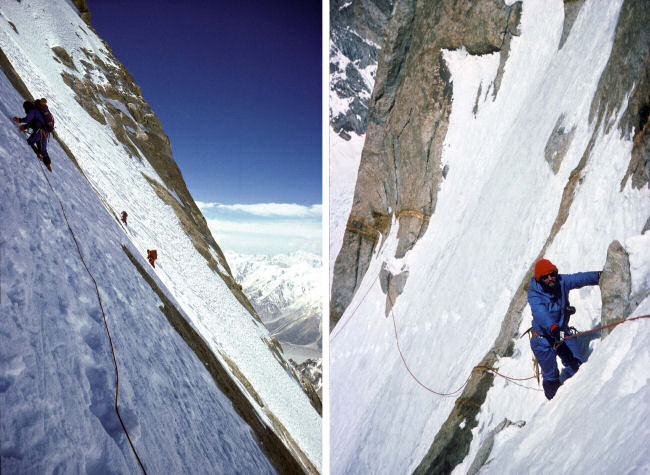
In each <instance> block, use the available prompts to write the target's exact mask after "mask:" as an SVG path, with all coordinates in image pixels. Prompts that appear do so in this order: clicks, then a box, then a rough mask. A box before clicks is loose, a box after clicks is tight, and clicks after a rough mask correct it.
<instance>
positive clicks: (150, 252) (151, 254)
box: [147, 249, 158, 267]
mask: <svg viewBox="0 0 650 475" xmlns="http://www.w3.org/2000/svg"><path fill="white" fill-rule="evenodd" d="M147 259H149V264H151V267H156V264H155V262H156V259H158V252H156V250H155V249H147Z"/></svg>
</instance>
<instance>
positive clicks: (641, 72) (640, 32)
mask: <svg viewBox="0 0 650 475" xmlns="http://www.w3.org/2000/svg"><path fill="white" fill-rule="evenodd" d="M649 24H650V8H648V5H647V3H645V4H644V2H639V1H636V0H626V1H625V2H624V3H623V6H622V7H621V12H620V14H619V20H618V25H617V27H616V36H615V38H614V45H613V47H612V53H611V55H610V59H609V62H608V63H607V66H606V68H605V71H603V74H602V76H601V78H600V82H599V84H598V92H597V93H596V96H595V97H594V100H593V102H592V105H591V113H590V120H597V121H598V123H599V124H600V123H601V122H602V123H604V124H605V125H606V126H607V127H610V126H612V125H613V123H612V121H613V120H614V118H615V117H616V115H617V114H618V113H619V112H620V108H621V107H622V105H623V104H624V101H625V99H626V95H627V94H628V93H630V95H629V97H628V98H627V106H626V108H625V110H624V112H623V117H622V119H621V121H620V130H621V134H622V135H624V136H627V137H630V138H633V139H634V145H633V148H632V159H631V160H630V165H629V167H628V169H627V173H626V174H625V176H624V178H623V180H622V181H621V190H622V189H623V188H624V187H625V185H626V184H627V182H628V180H630V179H631V182H632V187H633V188H636V189H640V188H643V187H644V186H648V183H649V182H650V128H649V127H648V115H649V113H650V28H648V25H649Z"/></svg>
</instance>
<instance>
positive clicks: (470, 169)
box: [330, 0, 650, 473]
mask: <svg viewBox="0 0 650 475" xmlns="http://www.w3.org/2000/svg"><path fill="white" fill-rule="evenodd" d="M621 4H622V2H621V1H586V2H585V3H584V5H583V6H582V9H581V10H580V14H579V16H578V18H577V19H576V21H575V23H574V25H573V28H572V30H571V33H570V35H569V36H568V38H567V40H566V43H565V44H564V45H563V47H562V49H559V50H558V44H559V42H560V37H561V34H562V27H563V2H561V1H552V2H549V1H541V0H525V1H524V2H523V12H522V19H521V25H520V29H521V35H520V36H518V37H515V38H513V40H512V43H511V53H510V57H509V59H508V62H507V63H506V65H505V72H504V76H503V81H502V83H501V88H500V90H499V93H498V95H497V97H496V99H494V98H493V96H492V94H490V93H485V91H488V92H489V86H490V84H491V83H492V81H493V80H494V78H495V75H496V72H497V68H498V66H499V57H498V54H494V55H486V56H470V55H468V54H467V53H466V52H464V51H453V52H452V51H449V52H447V53H446V54H445V60H446V62H447V65H448V67H449V69H450V71H451V74H452V80H453V108H452V114H451V118H450V124H449V130H448V133H447V136H446V138H445V146H444V147H445V151H444V153H443V157H442V159H443V165H448V167H449V173H448V175H447V177H446V179H445V181H444V182H443V184H442V187H441V190H440V192H439V194H438V202H437V204H436V211H435V213H434V214H433V216H432V217H431V221H430V225H429V228H428V231H427V232H426V234H425V235H424V236H423V237H422V238H421V239H420V240H419V241H418V243H417V244H416V245H415V247H414V248H413V249H412V250H411V251H410V252H409V253H407V254H406V256H405V257H404V258H402V259H396V258H395V257H394V256H395V249H396V245H397V238H396V235H395V228H396V227H397V226H396V225H393V227H392V229H393V232H392V234H391V235H390V236H388V237H387V239H386V241H385V242H384V244H383V245H382V247H381V248H380V249H379V250H378V251H377V252H376V255H375V256H374V258H373V260H372V262H371V264H370V267H369V269H368V271H367V273H366V275H365V278H364V281H363V282H362V283H361V285H360V287H359V290H358V291H357V292H356V295H355V297H354V299H353V300H352V302H351V303H350V305H349V306H348V308H347V310H346V312H345V314H344V315H343V317H342V319H341V320H340V322H339V324H338V325H337V327H336V328H335V329H334V330H333V332H332V335H331V353H330V354H331V385H332V388H331V395H332V399H331V406H332V422H331V441H332V442H331V444H332V454H333V456H332V462H331V463H332V473H405V472H412V471H413V470H414V469H415V468H416V467H417V466H418V464H419V463H420V461H421V460H422V459H423V457H424V456H425V454H426V453H427V450H428V448H429V447H430V446H431V444H432V442H433V440H434V437H435V436H436V433H437V432H438V430H439V429H440V427H441V425H442V423H443V422H444V421H445V420H446V418H447V416H448V415H449V413H450V411H451V409H452V408H453V406H454V403H455V400H454V398H444V397H439V396H436V395H434V394H432V393H431V392H429V391H427V390H425V389H424V388H422V387H421V386H420V385H418V383H417V382H416V381H415V380H414V378H413V377H412V376H411V375H410V374H409V373H408V372H407V370H406V368H405V366H404V364H403V362H402V360H401V358H400V354H399V352H398V349H397V341H396V333H397V336H398V338H399V345H400V348H401V351H402V353H403V354H404V358H405V360H406V361H407V362H408V365H409V369H410V370H411V371H412V372H413V374H414V375H415V376H416V377H417V378H418V379H419V380H420V382H422V383H423V384H424V385H426V386H428V387H429V388H432V389H433V390H435V391H438V392H451V391H453V390H455V389H456V388H458V387H460V386H461V385H462V384H463V382H464V381H465V380H466V379H467V377H468V376H469V375H470V374H471V372H472V368H473V367H474V366H475V365H477V364H478V363H479V362H480V360H481V359H482V358H483V356H484V355H485V354H486V352H487V351H488V350H489V349H490V348H491V346H492V345H493V343H494V341H495V338H496V336H497V335H498V333H499V330H500V328H501V321H502V319H503V315H505V314H506V312H507V309H508V306H509V303H510V301H511V299H512V298H513V295H514V293H515V291H516V290H517V288H518V286H519V284H520V283H521V281H522V279H523V277H524V275H525V273H526V272H527V270H528V268H529V266H530V265H531V263H532V262H533V261H534V259H535V258H536V256H537V253H538V252H539V250H540V249H541V248H542V246H543V245H544V243H545V241H546V239H547V237H548V234H549V230H550V229H551V226H552V224H553V222H554V220H555V218H556V215H557V212H558V211H557V210H558V208H559V205H560V200H561V198H562V192H563V189H564V186H565V185H566V183H567V180H568V178H569V174H570V173H571V171H572V170H574V169H575V168H576V166H577V164H578V163H579V161H580V159H581V157H582V156H583V153H584V152H585V150H586V148H587V145H588V144H589V143H590V141H591V140H592V139H593V145H592V148H591V150H590V151H591V159H590V160H589V162H588V163H587V165H586V167H585V169H584V170H583V172H582V174H581V176H580V181H579V186H577V188H576V191H575V195H574V201H573V204H572V206H571V209H570V214H569V217H568V219H567V221H566V222H565V224H564V225H563V226H562V228H561V229H560V231H559V233H558V234H557V235H556V237H555V239H554V240H553V241H552V243H551V245H550V246H549V247H548V249H547V250H546V253H545V255H546V257H548V258H550V259H551V260H552V261H553V262H554V263H555V264H556V265H557V266H558V267H559V268H560V271H561V272H565V273H569V272H577V271H582V270H599V269H601V268H602V267H603V265H604V262H605V254H606V250H607V247H608V245H609V243H610V242H611V241H613V240H614V239H618V240H619V241H621V242H626V243H629V242H633V241H634V240H635V239H640V238H639V236H638V235H639V233H640V232H641V230H642V229H643V227H644V224H645V223H646V220H647V218H648V215H649V214H650V192H649V190H648V187H647V186H646V187H645V188H642V189H641V190H638V189H632V187H631V186H630V184H629V183H628V184H627V186H626V187H625V188H624V189H623V190H622V191H621V190H619V187H620V183H621V179H622V177H623V176H624V174H625V172H626V170H627V166H628V163H629V156H630V151H631V149H632V138H631V137H628V136H622V135H621V133H620V131H619V130H618V129H617V128H616V127H615V126H612V127H605V126H604V125H602V124H601V126H600V127H599V128H598V129H595V124H596V122H595V121H590V118H589V112H590V107H591V103H592V99H593V97H594V95H595V91H596V87H597V84H598V80H599V78H600V74H601V72H602V71H603V68H604V67H605V64H606V62H607V60H608V57H609V54H610V50H611V47H612V43H613V39H614V38H613V34H614V29H615V27H616V23H617V19H618V14H619V10H620V7H621ZM481 88H482V91H484V94H481V96H480V97H479V98H478V108H477V111H476V113H475V114H474V113H473V108H474V105H475V103H476V101H477V91H479V89H481ZM560 117H562V124H563V126H564V128H565V129H566V130H573V129H575V132H573V133H574V135H573V140H572V141H571V143H570V146H569V149H568V151H567V153H566V155H565V157H564V160H563V161H562V163H561V166H560V167H559V170H558V173H557V174H554V173H553V171H552V170H551V169H550V167H549V165H548V164H547V163H546V162H545V160H544V153H545V145H546V143H547V140H548V137H549V135H550V134H551V132H552V131H553V129H554V127H555V125H556V123H557V122H558V119H559V118H560ZM619 118H620V114H619V113H617V114H616V115H615V120H618V119H619ZM605 125H615V123H613V124H605ZM337 174H338V172H337V171H334V172H332V176H333V177H337ZM348 177H349V176H348V175H346V174H345V172H344V173H343V174H342V176H340V177H339V178H337V179H340V180H347V179H348ZM333 180H334V178H332V180H331V181H333ZM331 209H332V210H333V211H334V207H332V208H331ZM340 219H344V218H340ZM644 242H645V243H646V244H647V240H646V241H644ZM631 259H632V257H631ZM634 259H635V262H636V264H635V265H636V267H637V268H638V269H641V271H639V272H637V274H636V275H634V276H633V280H634V279H636V282H637V285H639V286H641V287H643V286H644V285H645V286H646V288H647V287H650V282H648V276H647V269H648V267H650V259H649V256H648V254H647V252H646V253H644V252H639V253H638V254H637V255H636V256H635V257H634ZM382 266H387V267H388V269H389V270H391V271H392V272H393V273H400V272H402V271H403V270H408V271H409V277H408V281H407V282H406V286H405V288H404V291H403V293H402V294H401V295H400V296H399V298H398V299H397V301H396V303H395V307H394V311H393V313H392V314H390V315H389V316H388V317H387V318H386V317H385V313H384V311H385V303H386V295H385V293H384V292H382V290H381V286H380V282H379V281H378V276H379V274H380V271H381V268H382ZM644 269H645V271H644ZM572 303H573V304H574V305H575V306H576V307H577V308H578V313H577V314H576V315H575V317H574V319H573V320H572V322H573V323H574V324H575V325H576V326H577V327H578V328H581V329H586V328H592V327H594V326H596V325H597V324H599V322H600V292H599V290H598V288H597V287H589V288H585V289H582V290H580V291H574V292H572ZM647 305H648V303H647V301H646V302H645V303H644V304H642V307H639V308H638V309H636V311H635V312H634V314H640V313H643V312H644V311H645V313H647ZM530 320H531V315H530V310H529V308H528V307H527V308H526V310H525V311H524V316H523V321H522V327H521V328H520V329H519V331H520V333H523V331H524V330H525V329H526V328H528V327H529V326H530ZM616 333H618V335H616ZM648 334H649V333H648V323H647V320H642V321H639V322H636V323H629V324H627V325H623V326H621V327H619V328H617V329H616V330H615V331H614V334H612V336H611V337H610V338H611V339H612V341H609V340H605V341H604V342H603V343H598V342H596V341H594V342H593V343H592V351H593V353H592V354H591V356H590V359H589V360H588V362H587V364H586V365H585V366H584V370H581V372H580V373H579V374H578V375H577V376H576V377H575V378H574V379H572V380H571V381H570V382H569V383H567V385H566V386H565V387H562V388H561V389H560V391H559V392H558V396H557V398H556V399H554V400H553V401H552V402H551V403H547V402H546V400H545V398H544V396H543V393H541V392H539V388H538V387H537V385H536V383H530V382H527V383H522V385H521V386H517V385H515V384H513V383H506V382H505V381H504V380H501V379H500V378H496V381H495V386H494V388H493V389H492V390H491V391H490V392H489V393H488V402H487V403H486V405H484V406H483V407H482V409H481V412H480V415H479V424H478V427H477V428H476V429H474V431H473V436H474V439H473V441H472V446H471V450H470V454H469V455H468V456H467V458H466V459H465V460H464V461H463V463H462V464H461V465H460V466H458V467H457V470H458V473H467V471H468V470H469V468H470V465H471V463H472V461H473V459H474V457H475V455H476V453H477V452H478V449H479V446H480V443H481V442H482V441H484V440H485V439H486V438H487V437H488V435H489V432H490V431H491V430H493V429H495V427H496V426H497V425H498V424H499V423H500V422H501V421H502V420H503V419H504V418H508V419H509V420H511V421H513V422H517V421H519V420H524V421H525V422H526V425H525V426H524V428H523V429H521V430H519V429H517V427H516V426H511V427H509V428H508V429H506V430H504V431H503V432H502V433H501V434H502V436H498V435H497V437H496V442H495V447H494V449H493V457H494V461H493V462H491V463H490V464H488V465H487V466H486V467H485V469H486V470H487V471H489V472H490V473H546V472H551V471H558V470H559V471H561V472H562V473H567V472H575V473H594V471H595V472H597V473H620V472H622V471H624V472H639V471H640V472H643V471H644V469H645V470H647V467H648V463H649V461H650V458H649V457H648V455H647V450H644V449H642V447H645V446H647V444H648V441H649V440H650V439H649V438H648V430H647V428H644V427H642V423H641V422H640V421H642V420H645V419H647V418H648V416H649V415H650V406H648V404H647V397H648V390H649V387H650V386H649V384H648V369H647V368H648V365H647V363H646V362H647V358H648V357H647V355H648V353H647V343H648V342H647V339H648V336H647V335H648ZM517 341H518V343H517V347H516V348H515V350H514V354H513V356H512V357H511V358H507V359H503V360H501V361H499V363H498V366H499V368H500V371H501V372H502V373H504V374H507V375H511V376H515V377H519V376H521V377H525V376H529V375H530V374H531V372H532V368H531V364H530V358H531V356H532V355H531V351H530V348H529V346H528V342H527V341H526V340H525V339H522V340H517ZM623 341H624V342H625V344H624V345H625V348H626V351H625V352H624V351H623V350H622V348H621V345H622V344H623ZM623 354H625V355H626V356H625V359H622V356H623ZM587 368H589V369H587ZM619 371H620V372H623V374H624V375H625V378H622V377H620V376H619V375H618V372H619ZM600 384H602V385H603V388H602V390H600V388H599V389H598V390H594V387H598V386H599V385H600ZM524 386H525V387H524ZM619 404H620V406H621V407H623V408H626V409H629V412H627V413H626V414H625V416H624V417H623V416H622V417H619V418H616V417H615V416H614V414H615V408H617V407H619ZM606 406H607V407H608V409H607V410H606V411H605V410H604V408H605V407H606ZM589 407H593V408H594V409H595V408H602V409H603V411H601V413H600V414H599V415H598V416H597V417H594V413H593V411H592V410H591V409H588V412H587V408H589ZM631 414H634V415H633V416H631ZM631 417H634V418H636V419H634V420H633V419H631ZM589 418H591V421H590V422H589V423H588V424H587V423H585V419H589ZM630 426H631V427H630ZM596 429H598V430H600V431H601V432H598V431H597V430H596ZM515 434H516V435H515ZM560 434H562V436H560ZM594 434H600V435H601V436H600V437H596V436H594ZM508 436H510V437H511V438H510V440H505V439H506V438H507V437H508ZM502 439H504V440H502ZM630 439H631V440H630ZM623 440H626V443H629V444H630V448H625V449H623V448H622V445H623ZM576 441H580V442H579V443H577V442H576ZM533 447H534V450H533ZM612 447H613V450H614V451H615V452H614V455H611V454H610V448H612ZM574 448H577V450H573V449H574ZM581 449H582V450H581ZM617 450H618V452H616V451H617ZM558 451H559V452H560V454H561V455H560V456H558V458H557V459H554V460H553V463H552V464H551V465H550V466H548V467H547V466H545V465H544V463H545V462H546V461H548V459H549V458H548V457H544V454H551V453H555V452H558ZM585 453H589V454H590V455H589V458H588V459H587V460H588V461H590V460H591V461H593V460H596V459H597V460H598V468H597V469H594V465H593V464H592V465H589V464H587V465H584V466H583V465H582V462H581V460H582V459H583V457H584V454H585ZM513 454H514V456H513ZM598 454H600V455H601V457H600V458H598ZM603 454H607V456H605V457H603Z"/></svg>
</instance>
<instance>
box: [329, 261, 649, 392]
mask: <svg viewBox="0 0 650 475" xmlns="http://www.w3.org/2000/svg"><path fill="white" fill-rule="evenodd" d="M378 278H379V274H377V277H375V280H374V281H373V282H372V284H370V286H369V287H368V290H367V291H366V293H365V294H364V295H363V297H362V298H361V300H360V301H359V303H358V304H357V306H356V307H355V308H354V310H352V312H351V314H350V316H349V317H348V319H347V320H346V321H345V323H344V324H343V325H342V326H341V327H340V329H339V330H338V331H337V332H336V334H335V335H332V337H331V338H330V343H331V342H332V341H333V340H334V338H336V337H337V336H339V334H340V333H341V332H342V331H343V328H344V327H345V325H347V324H348V323H349V322H350V320H352V317H354V315H355V313H356V312H357V310H358V309H359V307H360V306H361V304H362V303H363V301H364V300H365V299H366V297H367V296H368V293H369V292H370V289H372V287H373V286H374V285H375V282H377V279H378ZM386 296H387V297H388V301H389V302H390V307H391V308H390V314H391V317H392V319H393V329H394V331H395V342H396V344H397V351H398V352H399V356H400V358H401V359H402V363H403V364H404V367H405V368H406V371H408V373H409V374H410V375H411V377H412V378H413V380H414V381H415V382H416V383H418V384H419V385H420V386H422V387H423V388H424V389H425V390H427V391H429V392H430V393H433V394H436V395H438V396H443V397H451V396H455V395H456V394H458V393H459V392H460V391H461V390H462V389H463V388H464V387H465V386H467V383H468V382H469V379H470V377H471V374H470V375H469V376H468V377H467V379H466V380H465V382H464V383H463V384H462V385H461V386H460V387H459V388H458V389H456V390H455V391H452V392H449V393H442V392H438V391H435V390H434V389H431V388H430V387H429V386H427V385H426V384H424V383H423V382H422V381H420V380H419V379H418V377H417V376H416V375H415V374H414V373H413V371H411V368H410V367H409V365H408V363H407V362H406V358H405V357H404V353H402V348H401V347H400V344H399V335H398V333H397V322H396V321H395V312H394V311H393V306H394V305H393V300H392V299H391V298H390V291H389V290H388V289H387V290H386ZM641 318H650V315H642V316H640V317H632V318H628V319H625V320H621V321H618V322H615V323H610V324H609V325H604V326H602V327H598V328H594V329H592V330H588V331H585V332H580V333H576V334H575V335H570V336H567V337H565V338H564V339H565V340H568V339H569V338H575V337H577V336H580V335H586V334H588V333H593V332H595V331H599V330H603V329H605V328H611V327H615V326H617V325H620V324H621V323H625V322H629V321H632V320H639V319H641ZM477 369H478V370H482V371H489V372H491V373H494V374H495V375H496V376H500V377H501V378H503V379H505V380H507V381H511V382H513V383H515V384H517V383H516V381H529V380H531V379H536V378H537V377H536V376H535V375H533V376H529V377H527V378H513V377H512V376H506V375H504V374H501V373H499V372H498V371H497V370H496V369H494V368H491V367H489V366H483V365H479V366H474V368H473V369H472V371H474V370H477ZM517 385H518V386H521V387H523V388H526V389H530V390H532V391H541V389H537V388H531V387H528V386H524V385H522V384H517Z"/></svg>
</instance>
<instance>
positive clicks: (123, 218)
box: [122, 211, 129, 226]
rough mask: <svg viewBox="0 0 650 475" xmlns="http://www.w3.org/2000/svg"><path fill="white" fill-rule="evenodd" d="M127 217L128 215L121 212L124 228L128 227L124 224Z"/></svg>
mask: <svg viewBox="0 0 650 475" xmlns="http://www.w3.org/2000/svg"><path fill="white" fill-rule="evenodd" d="M128 216H129V215H128V214H127V212H126V211H122V222H123V223H124V226H128V225H127V224H126V218H128Z"/></svg>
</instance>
